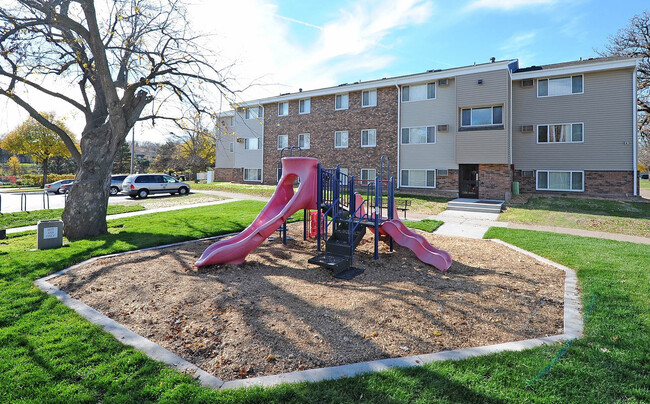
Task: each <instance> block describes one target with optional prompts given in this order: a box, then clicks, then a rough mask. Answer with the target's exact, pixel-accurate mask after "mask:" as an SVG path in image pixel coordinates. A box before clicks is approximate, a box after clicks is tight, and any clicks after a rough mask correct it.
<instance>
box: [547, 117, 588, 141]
mask: <svg viewBox="0 0 650 404" xmlns="http://www.w3.org/2000/svg"><path fill="white" fill-rule="evenodd" d="M562 125H569V128H570V131H569V136H568V139H569V141H567V142H549V141H548V140H547V141H546V142H540V141H539V128H540V126H546V139H550V135H549V134H550V127H551V126H562ZM573 125H582V140H576V141H574V140H573ZM535 134H536V135H537V136H536V137H537V139H536V141H537V144H567V143H584V142H585V123H584V122H567V123H548V124H546V123H545V124H541V125H537V130H536V132H535Z"/></svg>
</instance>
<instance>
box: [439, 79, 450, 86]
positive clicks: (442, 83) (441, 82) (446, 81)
mask: <svg viewBox="0 0 650 404" xmlns="http://www.w3.org/2000/svg"><path fill="white" fill-rule="evenodd" d="M438 85H439V86H440V87H444V86H448V85H449V79H440V80H438Z"/></svg>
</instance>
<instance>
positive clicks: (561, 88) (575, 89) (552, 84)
mask: <svg viewBox="0 0 650 404" xmlns="http://www.w3.org/2000/svg"><path fill="white" fill-rule="evenodd" d="M583 79H584V77H583V76H582V75H580V76H568V77H558V78H556V79H539V80H537V96H538V97H555V96H558V95H569V94H582V93H583V92H584V89H583V87H584V85H583Z"/></svg>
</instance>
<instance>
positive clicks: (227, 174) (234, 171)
mask: <svg viewBox="0 0 650 404" xmlns="http://www.w3.org/2000/svg"><path fill="white" fill-rule="evenodd" d="M214 180H215V181H228V182H244V172H243V169H242V168H217V169H215V170H214Z"/></svg>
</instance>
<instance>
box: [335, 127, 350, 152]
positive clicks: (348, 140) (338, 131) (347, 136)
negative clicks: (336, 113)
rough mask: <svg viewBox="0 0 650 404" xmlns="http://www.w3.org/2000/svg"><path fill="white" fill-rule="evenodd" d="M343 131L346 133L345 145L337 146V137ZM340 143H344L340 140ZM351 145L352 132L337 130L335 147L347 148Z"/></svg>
mask: <svg viewBox="0 0 650 404" xmlns="http://www.w3.org/2000/svg"><path fill="white" fill-rule="evenodd" d="M343 133H345V146H343V145H341V146H337V145H336V137H337V136H339V134H343ZM339 143H341V144H342V143H343V142H339ZM349 145H350V133H349V132H348V131H347V130H337V131H336V132H334V148H335V149H347V148H348V146H349Z"/></svg>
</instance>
